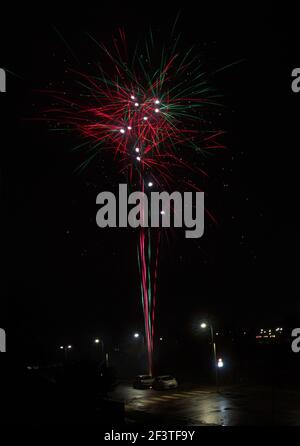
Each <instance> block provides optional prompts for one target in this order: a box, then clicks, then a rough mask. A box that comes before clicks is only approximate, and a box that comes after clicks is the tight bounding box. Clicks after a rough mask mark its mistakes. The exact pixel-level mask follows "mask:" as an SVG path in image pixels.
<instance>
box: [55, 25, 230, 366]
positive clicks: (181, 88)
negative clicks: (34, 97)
mask: <svg viewBox="0 0 300 446" xmlns="http://www.w3.org/2000/svg"><path fill="white" fill-rule="evenodd" d="M93 40H94V39H93ZM171 40H172V44H171V45H170V46H164V47H162V49H161V50H159V51H158V50H157V46H156V45H155V43H154V38H153V35H152V33H151V32H150V36H149V39H147V41H146V42H145V44H144V45H143V46H142V47H141V48H139V47H137V48H136V49H135V51H134V52H133V55H132V56H131V57H130V56H129V54H130V50H129V48H128V47H127V43H126V38H125V34H124V31H123V30H119V32H118V38H114V39H113V44H112V48H108V47H107V46H104V45H103V44H102V43H98V42H96V44H97V46H98V48H100V50H101V52H102V56H103V57H104V58H105V59H106V63H105V67H106V69H104V68H103V67H104V65H103V63H102V64H101V65H97V71H96V73H95V74H93V75H90V74H87V73H84V72H82V71H75V70H73V72H72V74H73V75H75V76H76V78H77V79H78V80H79V82H78V84H79V86H80V91H81V93H80V95H77V96H75V95H74V93H68V92H65V93H64V95H61V94H60V93H55V94H54V96H55V98H56V99H57V102H58V103H59V105H58V107H57V108H52V109H51V110H49V111H50V112H51V113H55V115H56V117H57V116H59V118H60V121H61V122H64V123H66V124H67V125H68V126H69V127H70V128H71V129H73V130H75V131H76V132H77V134H79V135H80V137H81V138H82V139H83V143H82V144H81V145H80V147H82V148H85V149H86V151H87V153H88V156H87V157H86V159H85V161H84V163H82V165H81V167H82V168H84V167H86V165H87V164H88V163H89V162H91V161H92V160H93V159H94V158H95V157H96V156H98V155H101V153H102V151H104V150H106V151H110V152H111V153H112V156H113V158H114V160H115V162H116V165H117V166H118V169H119V172H120V174H122V175H124V176H126V178H127V181H128V183H129V185H130V189H131V190H139V191H143V192H145V193H150V191H151V190H153V189H155V190H158V191H160V190H165V191H171V190H172V188H173V190H174V187H176V190H178V189H184V188H188V189H189V190H191V188H194V189H195V190H201V189H200V188H199V186H198V185H197V184H196V183H194V182H193V181H192V180H190V179H189V178H187V172H194V174H195V176H196V177H197V178H198V177H199V178H201V177H203V176H206V175H207V174H206V173H205V172H204V171H203V170H202V169H200V168H199V167H197V164H198V163H197V159H196V157H197V155H199V154H200V155H201V153H204V152H205V151H206V150H208V149H218V148H222V147H223V146H222V144H220V142H219V135H220V134H221V133H222V132H220V131H217V130H215V129H213V128H212V127H211V124H210V123H209V122H208V121H207V120H206V118H205V116H206V113H207V111H209V110H211V108H212V107H215V106H217V105H218V104H217V103H216V101H217V96H216V94H215V93H214V92H213V91H212V90H211V89H210V88H209V86H208V83H207V81H206V76H205V72H203V70H202V67H201V61H200V60H199V57H198V56H192V52H193V51H192V49H190V50H188V51H185V53H184V55H183V56H181V55H180V52H179V51H178V50H177V48H178V41H179V39H175V38H174V36H173V34H172V35H171ZM160 48H161V47H160ZM158 54H159V56H158ZM74 96H75V97H74ZM180 172H181V173H180ZM162 212H163V211H162ZM141 216H142V218H144V209H143V208H141ZM160 239H161V231H160V229H150V228H144V227H141V228H139V234H138V247H137V255H138V264H139V271H140V281H141V283H140V285H141V298H142V305H143V311H144V322H145V339H146V344H147V351H148V364H149V373H150V374H152V370H153V364H152V361H153V360H152V358H153V348H154V323H155V305H156V297H157V296H156V294H157V277H158V267H159V262H158V258H159V246H160Z"/></svg>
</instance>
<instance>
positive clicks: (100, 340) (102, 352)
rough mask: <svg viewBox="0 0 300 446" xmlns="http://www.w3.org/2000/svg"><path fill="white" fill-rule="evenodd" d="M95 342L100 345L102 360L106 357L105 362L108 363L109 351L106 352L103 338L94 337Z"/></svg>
mask: <svg viewBox="0 0 300 446" xmlns="http://www.w3.org/2000/svg"><path fill="white" fill-rule="evenodd" d="M94 344H96V345H99V351H100V358H101V360H102V359H103V358H104V359H105V364H106V365H108V353H107V354H105V352H104V342H103V339H102V338H96V339H94Z"/></svg>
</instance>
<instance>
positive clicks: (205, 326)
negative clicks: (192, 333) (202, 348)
mask: <svg viewBox="0 0 300 446" xmlns="http://www.w3.org/2000/svg"><path fill="white" fill-rule="evenodd" d="M207 326H209V328H210V338H211V344H212V347H213V361H214V371H215V380H216V387H217V392H218V391H219V379H218V368H220V367H223V365H224V364H223V361H222V365H219V364H221V362H220V363H219V362H218V363H217V347H216V342H215V337H214V328H213V325H212V323H211V322H209V323H206V322H202V323H201V324H200V327H201V328H203V329H205V328H207Z"/></svg>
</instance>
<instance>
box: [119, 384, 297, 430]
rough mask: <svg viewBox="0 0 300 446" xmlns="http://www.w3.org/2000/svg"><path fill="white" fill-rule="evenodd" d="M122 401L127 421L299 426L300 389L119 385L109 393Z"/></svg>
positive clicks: (207, 424) (209, 424) (198, 424)
mask: <svg viewBox="0 0 300 446" xmlns="http://www.w3.org/2000/svg"><path fill="white" fill-rule="evenodd" d="M111 397H112V398H113V399H117V400H121V401H124V402H125V407H126V416H127V419H128V420H129V421H137V422H142V423H148V422H149V423H152V422H153V423H157V422H162V423H172V424H184V425H196V426H247V425H248V426H249V425H266V426H270V425H283V426H284V425H290V426H300V390H298V389H297V390H295V389H292V390H291V389H290V390H278V389H277V390H273V389H271V388H266V387H235V388H233V387H230V388H222V389H220V392H219V393H218V392H217V391H216V389H215V388H213V387H195V386H185V387H181V388H179V389H177V390H172V391H155V390H152V389H147V390H137V389H133V388H132V386H131V385H129V384H121V385H119V386H118V387H117V389H116V390H115V391H114V392H113V393H112V394H111Z"/></svg>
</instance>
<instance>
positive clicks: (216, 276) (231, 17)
mask: <svg viewBox="0 0 300 446" xmlns="http://www.w3.org/2000/svg"><path fill="white" fill-rule="evenodd" d="M207 3H208V2H199V4H198V8H197V9H195V6H194V4H195V2H184V6H181V7H178V8H177V7H176V5H175V4H174V3H172V7H170V6H168V3H167V2H151V4H142V3H141V2H139V4H138V3H133V2H129V3H125V2H122V3H119V2H114V3H113V4H112V5H111V6H105V7H104V6H103V5H102V4H101V5H100V3H99V6H95V7H92V6H87V5H86V4H85V5H78V6H76V5H75V6H74V5H72V7H69V8H66V9H64V10H62V9H61V7H59V9H55V6H54V5H53V3H52V2H51V3H48V6H46V5H47V3H43V7H42V6H40V9H34V10H33V9H28V5H27V6H26V7H25V6H23V7H22V8H23V9H21V10H19V11H18V12H19V13H18V15H16V12H15V11H12V10H11V9H10V10H9V8H7V12H6V18H5V19H4V22H5V23H4V25H3V24H2V25H1V45H0V66H2V67H3V68H5V69H6V70H7V71H9V72H10V73H9V74H8V84H7V88H8V92H7V94H5V95H1V96H0V107H1V109H2V118H1V121H2V122H1V124H2V125H1V200H2V206H1V208H2V215H3V217H2V223H4V229H3V230H2V236H3V240H4V244H5V246H6V249H5V250H3V251H2V255H3V259H4V264H5V270H4V271H3V272H4V281H2V287H1V288H2V289H3V294H4V299H1V300H2V302H4V305H3V304H1V313H0V326H1V327H4V328H6V329H7V332H8V336H9V338H8V339H9V340H10V342H11V345H12V346H14V348H17V345H19V343H20V342H22V343H23V344H24V346H26V348H28V347H29V346H32V345H36V344H39V345H48V346H49V345H50V346H51V345H55V346H56V345H57V343H59V342H62V341H63V340H68V342H70V341H69V340H73V339H76V337H88V336H92V335H94V334H99V335H102V336H104V337H105V338H106V339H110V340H112V342H116V343H118V342H119V340H120V339H122V338H124V337H126V336H127V337H128V336H130V334H131V333H132V332H133V331H135V330H139V329H142V327H143V316H142V307H141V301H140V295H139V280H138V267H137V260H136V246H135V244H134V237H135V235H134V233H133V231H131V230H123V229H122V230H121V229H110V230H108V229H105V230H101V229H99V228H98V227H97V226H96V222H95V216H96V211H97V207H96V204H95V200H96V195H97V194H98V193H99V192H101V191H103V190H109V187H110V185H111V184H118V183H119V182H121V181H120V178H119V177H118V175H117V172H116V171H115V168H114V166H113V163H112V162H110V161H109V160H106V161H107V162H105V163H104V160H101V159H97V160H96V161H95V163H93V164H91V165H90V166H89V167H88V168H87V169H86V170H85V171H84V172H82V173H80V174H78V173H75V170H76V167H77V166H78V165H79V164H80V162H82V161H83V160H84V153H83V152H76V153H74V152H72V150H71V149H72V147H74V146H75V145H76V142H78V141H76V139H75V138H74V137H73V136H69V135H64V134H56V133H55V132H52V133H51V132H50V131H49V129H48V128H47V124H46V123H45V122H42V121H39V120H37V119H35V118H36V117H37V116H38V114H39V113H41V110H42V108H43V107H44V106H45V105H47V101H49V97H45V95H43V94H41V93H38V90H43V89H46V88H49V84H50V83H52V84H53V85H54V86H55V85H57V83H60V82H61V80H62V79H63V77H64V70H65V69H66V67H70V66H76V67H78V66H80V67H81V68H82V69H84V68H85V66H86V64H88V63H89V62H94V61H95V59H97V57H100V55H99V52H98V51H97V48H96V47H95V46H93V45H92V43H91V40H90V39H88V38H87V33H89V34H92V35H93V36H95V37H96V38H97V39H98V40H107V39H109V38H110V36H111V35H112V33H113V32H114V31H115V29H116V28H117V27H118V26H124V27H125V31H126V33H127V37H128V40H129V42H134V41H135V40H138V39H139V38H140V37H141V36H142V35H143V34H144V33H145V32H147V29H148V27H149V25H151V26H152V28H153V30H154V31H156V32H158V33H159V34H160V35H161V36H164V35H166V36H167V33H168V31H169V29H170V27H171V25H172V22H173V21H174V19H175V17H176V14H177V11H178V10H181V15H180V19H179V22H178V30H179V31H180V32H182V42H183V43H184V45H186V46H187V47H190V46H191V45H195V46H196V48H197V50H198V51H199V53H200V54H201V55H203V59H204V63H205V66H206V67H207V69H208V72H209V73H210V81H211V82H212V84H213V85H214V87H215V88H217V90H218V91H219V92H220V94H221V95H222V98H221V102H222V104H223V105H224V107H223V108H222V115H221V116H220V118H219V124H220V125H221V127H222V129H223V130H224V131H225V132H226V134H225V136H224V138H223V141H224V143H225V145H226V149H224V150H220V151H218V152H214V153H213V154H210V155H207V157H206V158H202V159H200V160H199V162H200V163H204V166H205V170H206V171H207V172H208V173H209V178H208V180H206V181H205V185H204V186H205V192H206V194H207V204H208V206H209V209H210V210H211V211H212V212H213V214H214V215H215V216H216V219H217V221H218V225H214V224H212V223H210V222H209V221H208V220H207V221H206V229H205V234H204V236H203V238H202V239H199V240H196V241H193V240H186V239H184V237H183V236H182V233H180V232H178V233H175V234H174V236H172V237H170V238H169V239H168V240H167V239H164V240H163V245H162V250H161V253H162V254H161V259H160V274H159V279H158V307H157V327H156V330H157V332H158V333H160V334H162V335H164V334H165V333H169V334H170V333H174V336H180V333H181V332H184V333H187V332H189V331H190V329H191V327H193V326H194V325H195V324H196V323H197V321H198V320H199V319H201V317H202V315H204V314H210V315H213V317H214V318H215V320H216V322H217V324H218V325H220V326H223V325H228V326H232V327H249V326H250V327H258V326H260V325H261V324H269V325H270V324H271V325H273V324H276V325H278V324H283V325H288V324H293V322H294V321H295V322H296V321H297V319H298V318H299V313H300V307H299V298H298V294H299V292H298V261H297V257H298V256H297V255H298V252H299V249H298V247H299V222H298V216H297V214H298V212H297V210H298V209H297V208H298V203H299V199H298V168H299V167H298V162H297V161H298V158H299V157H298V150H299V135H298V126H299V124H298V123H299V108H300V96H298V95H297V94H293V93H292V91H291V71H292V69H293V68H295V67H297V66H299V50H298V49H297V46H296V41H295V38H296V32H297V28H296V27H293V26H292V24H293V23H294V21H293V20H294V19H293V16H294V14H293V11H287V12H284V11H279V10H276V9H275V7H274V6H273V7H271V6H270V4H268V5H266V6H264V7H263V6H262V5H260V6H259V7H256V6H254V5H253V4H252V6H248V7H247V6H245V5H244V4H242V5H240V6H239V7H236V6H235V7H233V6H232V7H228V6H226V8H225V7H224V6H223V7H222V8H220V6H218V5H217V4H216V3H215V2H209V5H208V4H207ZM162 5H163V6H162ZM295 20H296V19H295ZM287 24H289V26H286V25H287ZM57 30H59V32H60V34H61V35H63V37H64V39H65V41H63V40H62V39H61V38H60V37H59V36H58V33H57ZM65 42H67V44H68V46H69V47H70V48H71V49H72V52H73V53H74V54H75V56H76V58H75V57H73V55H72V54H71V53H70V50H69V49H68V47H67V45H66V44H65ZM297 56H298V60H297ZM75 59H78V60H79V63H78V62H77V61H76V60H75ZM234 62H238V63H236V64H234V65H232V66H231V67H230V68H228V69H225V70H221V71H219V72H217V73H216V71H217V70H218V69H220V68H222V67H224V66H226V65H229V64H232V63H234ZM76 64H77V65H76ZM2 310H3V311H2ZM20 340H22V341H20Z"/></svg>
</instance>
